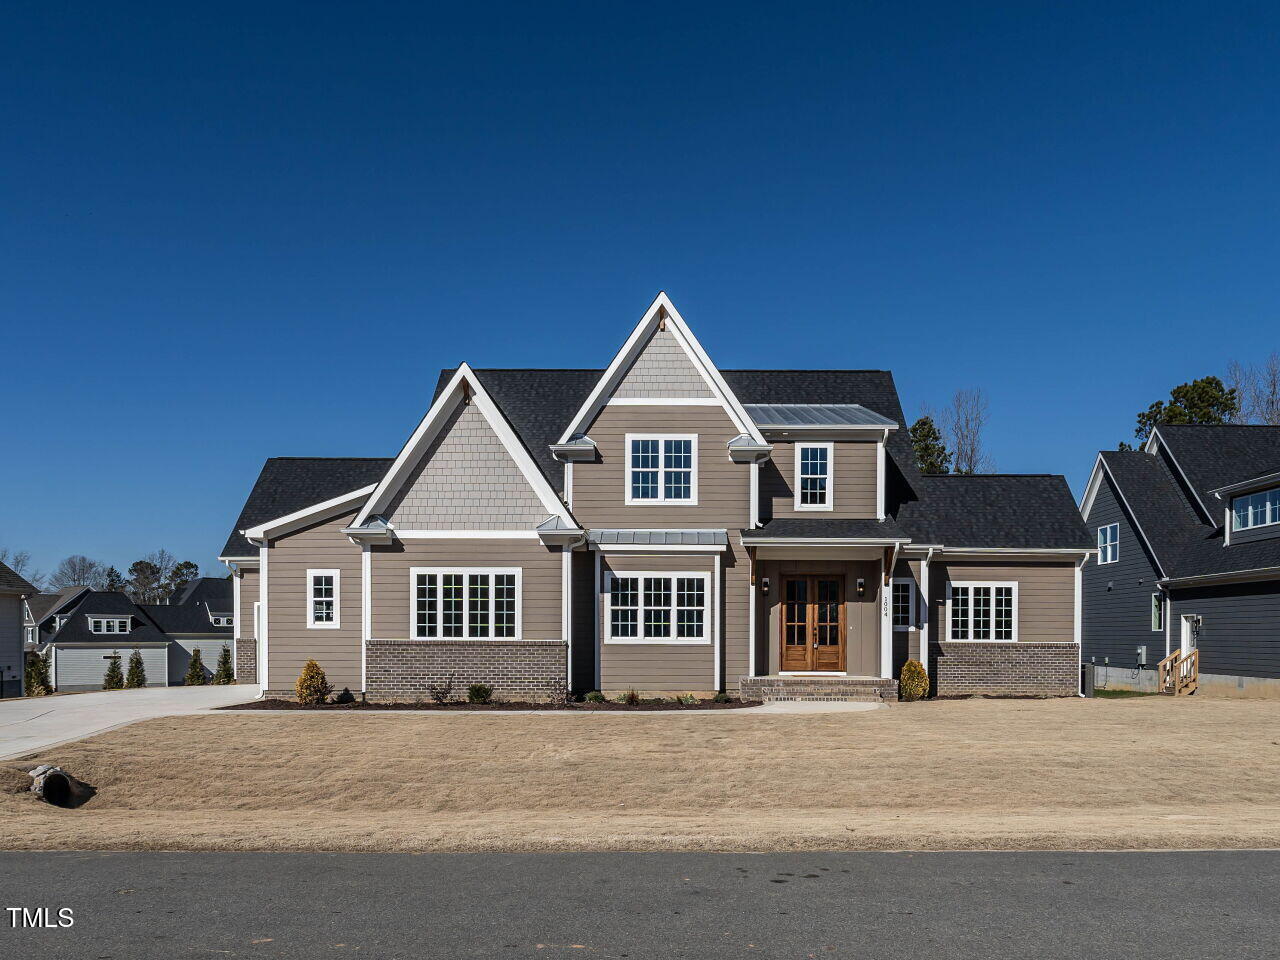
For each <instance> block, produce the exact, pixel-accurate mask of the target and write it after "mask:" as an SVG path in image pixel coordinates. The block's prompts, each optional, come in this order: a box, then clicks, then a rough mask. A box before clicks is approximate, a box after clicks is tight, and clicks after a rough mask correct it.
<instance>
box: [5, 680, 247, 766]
mask: <svg viewBox="0 0 1280 960" xmlns="http://www.w3.org/2000/svg"><path fill="white" fill-rule="evenodd" d="M259 692H260V690H259V688H258V687H257V686H255V685H251V684H239V685H233V686H229V687H215V686H208V687H148V688H146V689H143V690H112V691H110V692H106V691H103V692H101V693H73V694H67V695H66V696H60V697H33V698H31V699H29V700H0V760H11V759H13V758H14V757H21V756H24V755H25V754H28V753H33V752H35V751H37V750H43V749H45V748H46V747H52V746H55V745H57V744H59V743H66V742H67V741H69V740H82V739H84V738H85V737H90V736H93V735H94V734H95V733H102V732H103V731H104V730H110V729H112V728H113V727H123V726H125V725H126V724H129V723H135V722H137V721H138V720H147V719H150V718H151V717H171V716H175V715H178V714H184V713H203V712H204V711H206V710H211V709H213V708H215V707H221V706H225V705H227V704H229V703H244V702H245V701H246V700H252V699H254V698H255V697H257V696H258V695H259Z"/></svg>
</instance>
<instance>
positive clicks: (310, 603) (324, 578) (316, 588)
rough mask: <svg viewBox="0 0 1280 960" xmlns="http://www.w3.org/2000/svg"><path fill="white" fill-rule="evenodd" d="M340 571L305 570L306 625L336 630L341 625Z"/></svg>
mask: <svg viewBox="0 0 1280 960" xmlns="http://www.w3.org/2000/svg"><path fill="white" fill-rule="evenodd" d="M341 580H342V573H341V571H339V570H308V571H307V626H308V627H310V628H311V629H314V630H336V629H337V628H338V627H339V626H340V625H341V622H342V621H341V616H340V606H339V604H340V603H341V601H342V584H341Z"/></svg>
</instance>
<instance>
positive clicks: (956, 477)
mask: <svg viewBox="0 0 1280 960" xmlns="http://www.w3.org/2000/svg"><path fill="white" fill-rule="evenodd" d="M921 476H923V477H929V478H938V477H945V478H946V479H948V480H960V479H964V480H972V479H974V478H976V477H1062V476H1065V475H1064V474H1061V473H924V474H921Z"/></svg>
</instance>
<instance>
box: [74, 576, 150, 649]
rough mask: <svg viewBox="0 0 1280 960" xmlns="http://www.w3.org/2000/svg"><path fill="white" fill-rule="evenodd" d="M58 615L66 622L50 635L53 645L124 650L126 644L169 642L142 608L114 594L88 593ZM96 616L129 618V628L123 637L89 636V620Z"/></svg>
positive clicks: (105, 591)
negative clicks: (87, 644)
mask: <svg viewBox="0 0 1280 960" xmlns="http://www.w3.org/2000/svg"><path fill="white" fill-rule="evenodd" d="M59 616H66V617H67V622H66V623H64V624H63V625H62V628H61V629H60V630H58V631H57V633H55V634H54V635H53V637H52V639H53V641H54V642H55V643H101V644H104V645H106V646H113V647H119V648H121V649H126V648H128V646H129V645H130V643H136V642H139V641H143V640H148V641H150V640H168V639H169V638H168V637H166V636H165V635H164V633H163V632H162V631H161V630H160V628H159V627H158V626H157V625H156V623H155V621H154V620H152V619H151V617H150V616H148V615H147V613H146V611H145V610H143V608H142V607H140V606H139V605H138V604H136V603H134V602H133V601H132V600H130V599H129V598H128V597H127V596H125V595H124V594H123V593H119V592H116V591H107V590H90V591H89V592H88V593H86V594H84V595H83V596H82V597H80V598H79V599H78V600H77V601H76V602H75V603H73V604H72V605H71V606H69V607H67V609H65V610H63V611H61V613H60V614H59ZM96 616H104V617H129V618H130V619H131V621H132V628H131V629H130V631H129V632H128V633H124V634H100V633H90V632H89V617H96Z"/></svg>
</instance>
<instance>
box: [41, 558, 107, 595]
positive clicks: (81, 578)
mask: <svg viewBox="0 0 1280 960" xmlns="http://www.w3.org/2000/svg"><path fill="white" fill-rule="evenodd" d="M106 574H107V568H106V567H104V566H103V565H102V564H100V563H99V562H98V561H97V560H90V559H89V558H88V557H86V556H84V555H82V554H79V553H77V554H75V555H74V556H71V557H67V558H66V559H65V560H63V561H62V562H61V563H59V564H58V565H57V566H56V567H55V568H54V570H53V573H52V574H50V576H49V583H48V586H49V589H50V590H61V589H62V588H63V587H88V588H89V589H90V590H101V589H102V588H103V587H104V586H105V583H106Z"/></svg>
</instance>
